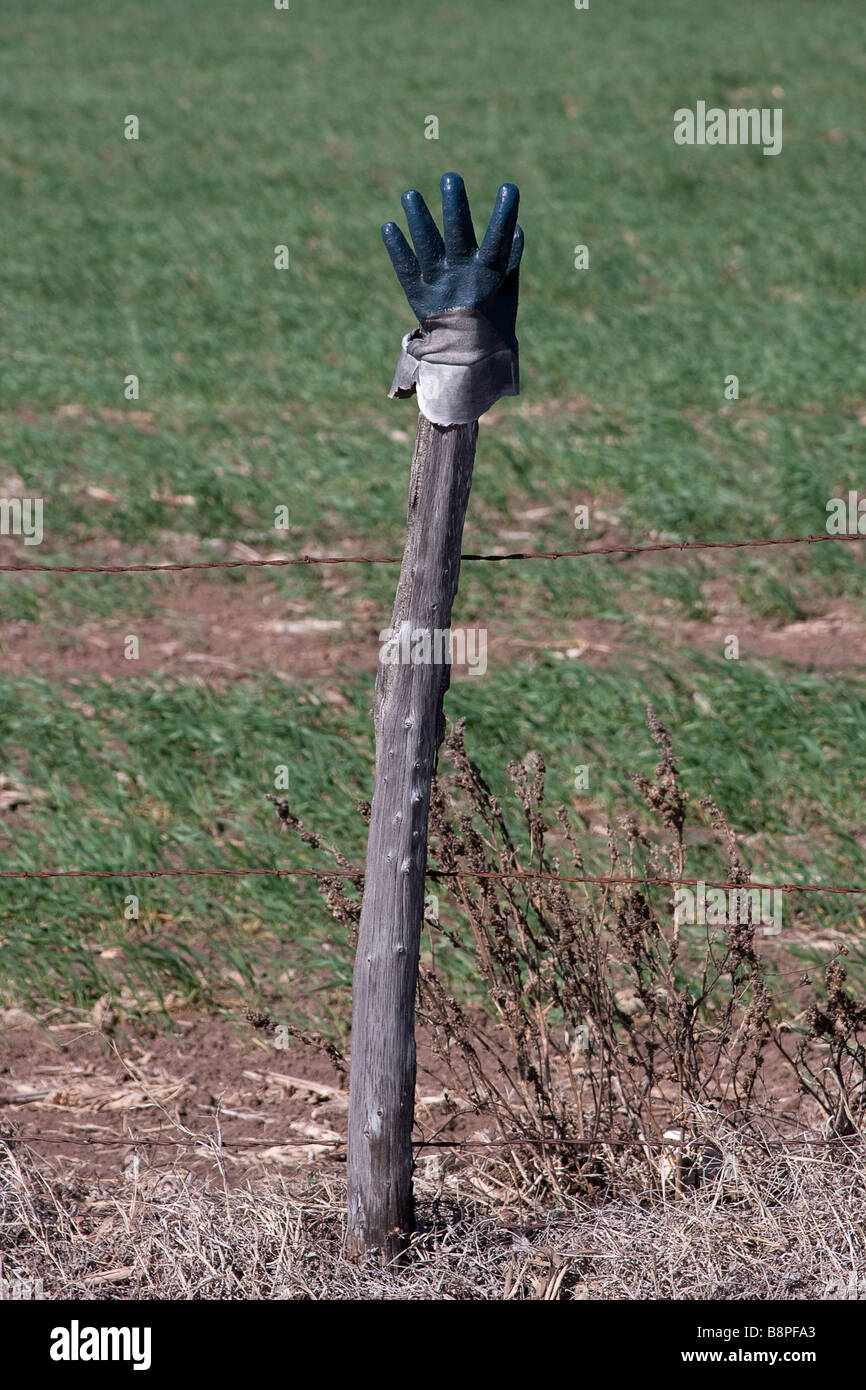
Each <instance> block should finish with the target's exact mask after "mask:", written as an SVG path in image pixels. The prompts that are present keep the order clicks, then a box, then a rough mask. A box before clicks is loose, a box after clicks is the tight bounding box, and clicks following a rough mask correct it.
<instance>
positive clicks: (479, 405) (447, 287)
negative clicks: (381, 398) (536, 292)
mask: <svg viewBox="0 0 866 1390" xmlns="http://www.w3.org/2000/svg"><path fill="white" fill-rule="evenodd" d="M441 187H442V226H443V232H444V236H442V235H440V233H439V229H438V227H437V226H436V223H435V222H434V220H433V218H432V216H431V214H430V211H429V209H428V207H427V204H426V203H425V202H424V199H423V198H422V197H421V194H420V193H417V192H416V191H415V190H414V189H410V190H409V191H408V192H406V193H404V194H403V207H404V209H405V212H406V220H407V222H408V224H409V231H410V233H411V235H412V240H413V243H414V246H415V250H414V252H413V251H412V249H411V248H410V246H409V244H408V242H407V241H406V238H405V237H404V235H403V233H402V232H401V231H400V228H399V227H398V226H397V224H396V223H395V222H386V223H385V226H384V227H383V228H382V240H383V241H384V243H385V246H386V248H387V251H388V254H389V255H390V257H391V261H392V263H393V266H394V269H395V271H396V273H397V278H398V279H399V281H400V284H401V285H402V286H403V289H404V291H405V293H406V298H407V299H408V301H409V303H410V305H411V307H412V308H413V309H414V311H415V313H416V315H417V317H418V319H419V327H418V328H417V329H416V330H415V331H414V333H410V334H408V335H407V336H406V338H404V340H403V354H402V356H401V359H400V363H399V364H398V368H397V374H396V376H395V378H394V383H393V385H392V388H391V395H402V396H405V395H411V394H412V393H413V391H415V390H416V389H417V391H418V397H419V405H420V406H421V409H422V411H423V413H424V414H425V415H427V417H428V418H429V419H432V420H433V421H434V423H437V424H459V423H464V422H465V421H468V420H470V419H477V418H478V416H479V415H481V414H483V413H484V411H485V410H487V409H489V407H490V406H491V405H492V404H493V402H494V401H495V400H498V399H499V397H500V396H503V395H517V394H518V392H519V379H518V361H517V337H516V334H515V326H516V320H517V297H518V277H519V266H520V258H521V256H522V255H523V232H522V230H521V228H520V227H519V226H518V225H517V207H518V203H519V201H520V194H519V192H518V190H517V188H516V187H515V186H514V184H512V183H505V184H503V185H502V187H501V188H500V190H499V193H498V194H497V198H496V205H495V207H494V209H493V215H492V217H491V219H490V224H489V226H488V228H487V231H486V233H485V236H484V240H483V241H482V243H481V246H480V247H479V246H478V243H477V241H476V239H475V231H474V228H473V226H472V216H471V214H470V211H469V202H468V200H467V197H466V189H465V187H464V184H463V180H462V179H461V177H460V175H459V174H445V175H444V177H443V179H442V185H441Z"/></svg>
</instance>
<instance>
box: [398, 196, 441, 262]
mask: <svg viewBox="0 0 866 1390" xmlns="http://www.w3.org/2000/svg"><path fill="white" fill-rule="evenodd" d="M403 207H404V209H405V212H406V221H407V222H408V223H409V231H410V233H411V235H412V242H413V244H414V246H415V255H416V256H417V257H418V263H419V265H420V266H421V274H422V276H423V277H424V279H425V280H429V279H430V278H431V277H432V276H433V275H434V274H435V273H436V270H437V268H438V266H439V263H440V262H441V261H442V260H443V259H444V256H445V243H444V242H443V240H442V238H441V236H440V235H439V228H438V227H437V226H436V223H435V222H434V221H433V217H432V215H431V213H430V209H429V208H428V206H427V204H426V203H425V202H424V199H423V198H422V197H421V194H420V193H418V192H417V191H416V190H415V189H414V188H410V189H407V191H406V192H405V193H404V194H403Z"/></svg>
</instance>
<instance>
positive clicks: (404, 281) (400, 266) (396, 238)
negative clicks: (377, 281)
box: [382, 222, 421, 289]
mask: <svg viewBox="0 0 866 1390" xmlns="http://www.w3.org/2000/svg"><path fill="white" fill-rule="evenodd" d="M382 240H383V241H384V243H385V250H386V251H387V252H388V255H389V256H390V257H391V264H392V265H393V267H394V269H395V271H396V272H397V279H398V280H399V281H400V284H401V285H402V286H403V288H404V289H406V288H408V287H409V286H411V285H413V284H415V282H416V281H418V280H420V278H421V267H420V266H419V264H418V261H417V259H416V256H415V253H414V251H413V250H412V248H411V246H410V245H409V243H408V241H407V240H406V238H405V237H404V235H403V233H402V232H401V231H400V228H399V227H398V226H397V223H396V222H386V223H385V225H384V227H383V228H382Z"/></svg>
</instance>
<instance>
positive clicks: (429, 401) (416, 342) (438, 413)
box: [388, 309, 520, 425]
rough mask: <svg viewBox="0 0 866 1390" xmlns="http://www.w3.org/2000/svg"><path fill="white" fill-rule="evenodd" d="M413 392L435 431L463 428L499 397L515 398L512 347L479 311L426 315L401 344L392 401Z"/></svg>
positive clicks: (516, 373) (516, 385) (516, 370)
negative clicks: (447, 427)
mask: <svg viewBox="0 0 866 1390" xmlns="http://www.w3.org/2000/svg"><path fill="white" fill-rule="evenodd" d="M416 392H417V395H418V408H419V409H420V411H421V413H422V414H423V415H426V417H427V419H428V420H431V421H432V422H433V424H434V425H467V424H469V423H470V422H471V421H473V420H477V419H478V418H479V417H480V416H481V415H483V414H484V412H485V411H487V410H489V409H490V407H491V406H492V405H493V404H494V403H495V402H496V401H498V400H499V398H500V396H519V395H520V372H519V362H518V352H517V341H516V339H515V340H514V341H513V343H511V344H509V343H507V342H505V341H504V339H503V338H502V337H501V336H500V334H499V333H498V331H497V330H496V328H494V326H493V324H492V323H491V322H490V319H489V318H487V317H486V315H485V314H483V313H482V312H481V310H480V309H446V310H444V311H443V312H442V313H440V314H429V315H428V316H427V317H426V318H424V319H422V320H421V322H420V324H419V325H418V327H417V328H416V329H415V330H414V331H413V332H411V333H407V334H406V336H405V338H404V339H403V350H402V352H401V354H400V360H399V362H398V363H397V370H396V372H395V373H394V380H393V382H392V383H391V390H390V391H389V392H388V395H389V396H391V397H394V396H399V397H405V396H411V395H413V394H415V393H416Z"/></svg>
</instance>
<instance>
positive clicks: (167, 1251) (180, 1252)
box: [0, 1117, 866, 1301]
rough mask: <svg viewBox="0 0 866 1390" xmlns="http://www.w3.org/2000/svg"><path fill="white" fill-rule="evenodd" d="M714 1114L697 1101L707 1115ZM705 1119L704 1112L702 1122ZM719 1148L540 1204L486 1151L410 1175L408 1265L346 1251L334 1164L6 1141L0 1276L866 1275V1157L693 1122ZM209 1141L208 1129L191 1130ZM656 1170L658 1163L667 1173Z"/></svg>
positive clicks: (77, 1292)
mask: <svg viewBox="0 0 866 1390" xmlns="http://www.w3.org/2000/svg"><path fill="white" fill-rule="evenodd" d="M705 1119H707V1120H709V1117H705ZM710 1124H711V1121H710ZM704 1132H705V1135H706V1137H707V1140H708V1142H710V1143H712V1145H713V1146H714V1147H715V1148H717V1149H718V1151H719V1153H720V1154H721V1163H720V1164H719V1165H718V1170H717V1172H716V1173H715V1175H714V1176H713V1178H712V1179H708V1180H706V1181H704V1182H703V1183H702V1184H701V1185H700V1186H698V1187H691V1186H689V1185H687V1184H685V1183H682V1182H678V1181H677V1172H676V1168H675V1165H674V1164H673V1163H669V1164H668V1165H667V1167H666V1172H665V1165H663V1166H662V1170H661V1171H659V1169H658V1167H656V1170H655V1173H654V1175H653V1174H652V1171H651V1170H649V1169H647V1168H646V1167H638V1166H635V1168H634V1169H633V1170H632V1174H631V1179H630V1181H629V1182H628V1183H625V1182H622V1183H620V1184H619V1185H618V1187H617V1188H616V1189H614V1190H612V1191H611V1192H610V1193H609V1194H608V1195H607V1198H606V1199H603V1200H601V1201H600V1202H596V1203H594V1204H593V1205H587V1204H585V1203H583V1202H581V1201H579V1200H576V1199H571V1200H568V1201H566V1202H564V1203H561V1204H560V1205H559V1206H556V1207H550V1208H548V1209H547V1210H546V1212H545V1213H544V1214H543V1215H542V1216H540V1217H539V1216H538V1215H535V1214H533V1215H531V1216H528V1215H527V1213H526V1210H525V1208H523V1209H522V1210H521V1209H520V1207H519V1205H518V1206H516V1207H515V1206H514V1204H513V1203H514V1197H515V1195H516V1194H509V1193H501V1194H499V1198H498V1200H494V1199H492V1198H491V1197H489V1196H487V1197H485V1196H484V1195H483V1192H484V1187H485V1172H484V1160H483V1159H482V1158H480V1157H478V1156H475V1157H464V1156H461V1157H460V1158H459V1159H456V1158H455V1159H453V1160H452V1161H451V1164H450V1166H449V1165H446V1171H445V1172H440V1174H439V1175H438V1177H437V1178H435V1179H433V1178H432V1177H431V1176H428V1177H424V1176H422V1177H421V1178H420V1180H419V1184H418V1196H419V1217H420V1226H421V1229H420V1232H419V1235H418V1237H417V1238H416V1240H415V1241H414V1243H413V1245H412V1248H411V1251H410V1253H409V1257H408V1259H407V1261H406V1263H405V1265H404V1266H403V1267H402V1268H399V1269H398V1268H393V1269H382V1268H381V1267H380V1266H379V1265H378V1264H377V1263H376V1262H375V1261H370V1262H369V1263H366V1264H353V1263H351V1262H350V1261H349V1260H347V1259H346V1258H345V1255H344V1253H343V1235H344V1226H343V1203H344V1190H343V1183H342V1180H341V1179H339V1178H330V1177H327V1176H323V1175H315V1176H313V1175H311V1176H310V1177H309V1178H308V1179H307V1180H306V1181H303V1180H301V1179H298V1178H295V1179H284V1178H272V1177H268V1178H266V1179H262V1180H261V1181H258V1182H256V1183H251V1184H248V1185H247V1186H245V1187H243V1188H237V1189H232V1188H231V1187H229V1186H228V1185H227V1184H226V1183H225V1181H224V1180H223V1175H222V1173H221V1163H220V1159H219V1154H218V1152H217V1151H216V1150H215V1149H214V1150H213V1157H214V1163H215V1167H214V1176H213V1179H212V1180H210V1181H208V1180H205V1179H203V1178H202V1177H200V1176H193V1175H191V1174H189V1173H184V1172H181V1171H165V1170H162V1171H159V1172H157V1171H155V1170H147V1169H145V1170H142V1171H139V1172H135V1171H131V1173H130V1176H129V1178H128V1180H127V1181H126V1182H125V1183H122V1184H119V1183H116V1182H114V1183H111V1184H105V1185H102V1186H100V1187H97V1188H93V1189H92V1190H90V1191H87V1192H81V1191H76V1190H74V1189H70V1188H66V1187H63V1186H62V1185H60V1184H59V1183H58V1182H57V1181H56V1179H55V1178H54V1177H53V1175H52V1174H51V1172H50V1170H48V1169H47V1168H46V1167H45V1165H44V1164H43V1163H42V1162H41V1161H40V1160H38V1159H37V1158H36V1156H35V1155H33V1154H32V1153H31V1152H30V1151H29V1150H26V1149H24V1150H22V1149H21V1148H19V1146H17V1145H16V1146H14V1149H13V1148H12V1147H9V1146H7V1145H5V1144H0V1255H2V1269H0V1273H2V1278H3V1279H4V1280H5V1281H8V1282H9V1283H11V1282H12V1281H15V1280H29V1281H36V1280H41V1281H42V1296H44V1297H45V1298H49V1299H57V1298H74V1299H98V1300H106V1299H109V1300H111V1299H404V1298H413V1299H419V1298H421V1299H469V1300H475V1299H478V1300H487V1299H492V1300H509V1299H515V1300H548V1301H552V1300H558V1299H589V1300H593V1299H662V1300H666V1299H734V1298H746V1299H761V1300H764V1299H822V1298H827V1297H839V1296H845V1293H844V1292H843V1293H841V1294H840V1292H839V1291H840V1290H843V1291H844V1290H850V1289H856V1288H857V1283H858V1280H859V1288H860V1290H863V1289H866V1254H864V1249H863V1242H862V1239H861V1238H860V1236H859V1234H858V1233H859V1232H861V1231H862V1230H863V1228H864V1223H866V1153H864V1148H863V1144H862V1142H860V1141H854V1143H853V1144H852V1146H851V1148H850V1149H849V1148H848V1147H847V1146H846V1148H845V1151H844V1153H843V1152H841V1151H840V1150H839V1148H838V1146H837V1147H836V1148H835V1149H833V1150H832V1151H831V1150H830V1149H829V1148H825V1147H823V1146H821V1147H819V1148H818V1149H799V1150H798V1149H794V1148H791V1149H789V1150H785V1151H783V1150H779V1149H772V1150H771V1149H766V1150H759V1149H758V1150H756V1149H755V1148H754V1147H753V1146H751V1145H741V1143H740V1142H739V1140H738V1136H737V1135H736V1134H735V1133H734V1132H732V1131H731V1130H730V1129H728V1128H727V1127H724V1126H721V1125H720V1126H719V1127H718V1129H717V1130H713V1129H712V1128H706V1127H705V1129H704ZM202 1142H203V1143H204V1142H205V1141H202ZM663 1179H665V1180H664V1181H663Z"/></svg>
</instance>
